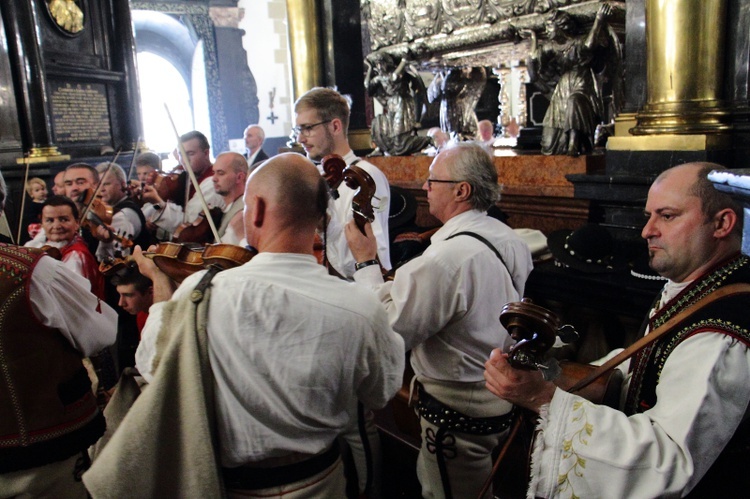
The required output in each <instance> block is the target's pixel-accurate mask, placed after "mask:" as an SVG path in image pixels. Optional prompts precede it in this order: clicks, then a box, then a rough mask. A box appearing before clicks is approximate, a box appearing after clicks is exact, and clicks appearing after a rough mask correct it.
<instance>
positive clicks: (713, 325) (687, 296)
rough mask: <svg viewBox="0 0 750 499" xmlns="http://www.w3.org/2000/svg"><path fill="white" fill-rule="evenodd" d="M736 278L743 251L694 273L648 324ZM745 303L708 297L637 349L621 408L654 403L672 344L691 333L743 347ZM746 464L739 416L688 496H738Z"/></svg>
mask: <svg viewBox="0 0 750 499" xmlns="http://www.w3.org/2000/svg"><path fill="white" fill-rule="evenodd" d="M738 282H745V283H748V282H750V259H748V258H747V257H745V256H737V257H734V258H732V259H730V260H727V261H725V262H723V263H721V264H719V265H718V266H717V267H715V268H714V269H712V270H711V271H709V272H707V273H706V274H705V275H704V276H702V277H700V278H698V279H696V280H695V282H693V283H692V284H690V285H689V286H688V287H687V288H685V289H684V290H683V291H682V292H681V293H680V294H679V295H677V296H676V297H674V298H673V299H672V300H671V301H670V302H669V303H667V304H666V305H664V306H663V307H662V308H661V309H660V310H659V311H658V312H657V313H656V314H654V316H653V317H652V318H651V319H650V321H649V324H650V328H651V330H653V329H654V328H656V327H659V326H660V325H661V324H664V323H665V322H666V321H667V320H669V319H670V318H671V317H673V316H674V315H676V314H677V313H679V312H680V311H682V310H684V309H685V308H687V307H688V306H690V305H692V304H693V303H695V302H696V301H698V300H699V299H701V298H703V297H704V296H706V295H707V294H709V293H710V292H711V291H714V290H716V289H718V288H720V287H722V286H725V285H728V284H733V283H738ZM748 308H750V299H749V298H748V297H747V295H739V296H734V297H731V298H726V299H723V300H720V301H718V302H715V303H712V304H710V305H708V306H706V307H703V308H702V309H701V310H699V311H698V312H696V313H695V314H693V315H691V316H690V317H688V318H687V319H686V320H684V321H683V322H681V323H680V324H678V325H677V326H676V327H674V328H673V330H672V332H670V333H669V334H667V335H665V336H664V337H662V338H660V339H659V340H657V341H656V342H654V343H652V344H651V345H649V346H648V347H646V348H644V349H643V350H641V351H640V352H639V353H638V354H637V355H636V356H635V357H634V359H633V363H632V379H631V382H630V386H629V389H628V396H627V400H626V404H625V408H624V410H625V413H626V414H628V415H630V414H635V413H641V412H644V411H646V410H648V409H649V408H651V407H653V406H654V405H655V404H656V402H657V400H656V386H657V385H658V384H659V378H660V376H661V372H662V369H663V368H664V364H665V363H666V361H667V358H668V357H669V355H670V354H671V353H672V352H673V351H674V349H675V348H676V347H677V345H679V344H680V343H681V342H682V341H684V340H685V339H687V338H689V337H690V336H692V335H694V334H699V333H702V332H716V331H718V332H719V333H723V334H726V335H728V336H731V337H732V338H734V339H735V340H737V341H738V342H741V343H743V344H744V348H750V316H748V314H747V310H748ZM714 334H716V333H714ZM685 389H689V387H686V388H685ZM748 389H750V388H748ZM720 423H721V422H717V424H720ZM749 466H750V422H748V421H743V422H742V423H741V424H740V426H739V427H738V428H737V430H736V431H735V433H734V435H733V437H732V439H731V440H730V441H729V443H728V444H727V446H726V447H725V448H724V450H723V451H722V453H721V454H720V455H719V457H718V458H717V460H716V462H714V464H713V465H712V466H711V468H710V469H709V470H708V472H707V473H706V475H705V476H704V477H703V478H702V479H701V481H700V482H699V484H698V485H697V486H696V487H695V489H693V491H691V493H690V494H689V497H718V496H724V497H739V496H738V495H736V494H735V492H737V493H740V496H741V495H744V494H746V493H747V490H748V488H750V475H749V474H748V473H747V469H748V467H749ZM717 494H718V495H717Z"/></svg>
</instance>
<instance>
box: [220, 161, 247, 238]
mask: <svg viewBox="0 0 750 499" xmlns="http://www.w3.org/2000/svg"><path fill="white" fill-rule="evenodd" d="M247 171H248V166H247V160H246V159H245V157H244V156H243V155H242V154H239V153H236V152H223V153H221V154H219V155H218V156H217V157H216V163H214V178H213V182H214V190H216V193H217V194H219V195H220V196H222V198H223V199H224V204H225V205H226V208H225V209H224V213H223V214H222V216H221V224H220V225H219V228H218V232H219V237H220V238H221V241H220V242H222V243H227V244H238V245H243V246H244V244H243V243H242V241H244V240H245V224H244V222H243V219H242V210H243V208H244V207H245V204H244V203H243V201H242V195H243V194H244V193H245V182H246V180H247ZM216 242H219V241H216Z"/></svg>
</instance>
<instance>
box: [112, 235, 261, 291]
mask: <svg viewBox="0 0 750 499" xmlns="http://www.w3.org/2000/svg"><path fill="white" fill-rule="evenodd" d="M143 255H144V256H146V257H148V258H151V259H152V260H153V261H154V264H156V266H157V267H158V268H159V270H161V271H162V272H164V273H165V274H166V275H167V276H169V278H170V279H172V280H173V281H175V282H177V283H181V282H182V281H183V280H184V279H185V278H186V277H187V276H189V275H191V274H193V273H194V272H197V271H199V270H202V269H204V268H208V267H209V266H216V267H219V268H220V269H221V270H226V269H230V268H233V267H238V266H240V265H243V264H245V263H247V262H249V261H250V260H251V259H252V258H253V257H254V256H255V255H256V252H255V251H253V250H250V249H247V248H243V247H242V246H237V245H234V244H223V243H219V244H209V245H208V246H202V245H199V244H189V243H174V242H164V243H159V244H158V245H156V246H155V247H153V249H152V250H151V251H146V252H144V253H143ZM132 262H133V257H132V256H128V257H127V258H108V259H105V260H104V261H102V262H101V263H100V264H99V271H100V272H101V273H102V274H104V275H105V276H111V275H113V274H115V273H116V272H118V271H119V270H121V269H122V268H123V267H125V266H126V265H130V264H132Z"/></svg>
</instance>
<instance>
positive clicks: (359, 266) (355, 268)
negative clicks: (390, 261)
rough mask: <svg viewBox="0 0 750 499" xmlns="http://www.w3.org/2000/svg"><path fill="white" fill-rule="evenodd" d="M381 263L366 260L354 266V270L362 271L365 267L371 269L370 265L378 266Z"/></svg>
mask: <svg viewBox="0 0 750 499" xmlns="http://www.w3.org/2000/svg"><path fill="white" fill-rule="evenodd" d="M379 263H380V262H379V261H377V260H375V259H373V260H365V261H364V262H357V263H356V264H355V265H354V270H362V269H363V268H365V267H369V266H370V265H378V264H379Z"/></svg>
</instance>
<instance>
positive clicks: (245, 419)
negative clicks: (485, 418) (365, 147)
mask: <svg viewBox="0 0 750 499" xmlns="http://www.w3.org/2000/svg"><path fill="white" fill-rule="evenodd" d="M327 191H328V189H327V186H326V185H325V182H324V180H323V179H322V177H321V176H320V174H319V172H318V171H317V169H316V168H315V166H314V165H313V164H312V162H310V161H309V160H308V159H306V158H305V157H304V156H301V155H299V154H295V153H286V154H280V155H278V156H275V157H273V158H271V159H270V160H268V161H266V162H264V163H262V164H261V165H260V166H259V167H258V168H257V169H255V170H254V171H253V172H252V174H251V175H250V177H249V179H248V182H247V187H246V191H245V196H244V202H245V203H244V204H245V210H244V222H245V231H246V234H247V239H248V243H249V244H250V245H252V246H253V247H254V248H256V249H257V251H258V254H257V255H256V256H255V257H254V258H253V259H252V260H250V261H249V262H247V263H245V264H244V265H241V266H239V267H235V268H232V269H229V270H224V271H222V272H220V273H218V274H217V275H216V276H215V277H214V278H213V280H212V281H211V288H210V289H211V292H210V302H209V305H208V317H207V334H208V336H209V338H210V341H209V342H208V354H209V357H210V359H211V366H212V369H211V370H212V373H213V378H214V379H213V383H214V386H215V389H216V392H215V396H214V400H215V405H216V421H217V425H218V429H217V430H218V431H217V433H218V441H219V445H218V447H219V448H218V454H219V458H220V461H221V465H222V466H223V469H222V472H223V475H224V483H225V486H226V488H227V493H228V495H229V496H230V497H231V496H239V495H246V494H250V492H252V494H250V495H257V496H258V497H261V496H271V495H274V496H276V495H283V496H284V497H289V498H303V497H304V498H331V497H345V491H344V477H343V471H342V464H341V460H340V458H339V457H338V444H337V442H336V437H337V435H338V434H339V433H340V432H341V431H342V430H343V429H344V428H346V427H347V426H348V425H349V424H350V422H351V421H352V420H353V419H355V418H356V412H357V400H358V399H359V400H362V401H363V402H365V403H366V404H367V405H368V406H370V407H382V406H383V405H385V404H386V402H387V401H388V400H389V399H390V398H391V397H392V396H393V395H394V394H395V392H396V390H397V389H398V387H399V386H400V384H401V378H402V376H403V363H404V362H403V358H404V351H403V341H402V340H401V339H400V338H399V337H398V335H396V334H395V333H394V332H393V331H392V330H391V328H390V327H389V326H388V321H387V317H386V315H385V311H384V310H383V308H382V306H381V305H380V304H379V303H378V301H377V299H376V298H375V296H374V295H373V294H372V292H370V291H369V290H367V289H365V288H363V287H360V286H356V285H354V284H352V283H347V282H344V281H342V280H340V279H338V278H336V277H333V276H330V275H329V274H328V273H327V272H326V269H325V268H323V267H322V266H320V265H319V264H318V263H317V260H316V259H315V257H314V255H313V240H314V238H315V231H316V228H317V226H318V224H319V223H320V220H321V219H322V217H323V216H324V215H325V211H326V207H327V206H328V193H327ZM134 257H135V259H136V261H137V262H138V265H139V268H140V269H141V272H142V273H143V274H144V275H146V276H148V277H150V278H151V279H152V281H153V283H154V300H155V301H156V303H155V304H154V305H153V306H152V307H151V309H150V315H149V318H148V321H147V322H146V327H145V328H144V330H143V338H142V341H141V345H140V346H139V348H138V352H137V355H136V357H137V367H138V370H139V371H140V373H141V374H142V375H143V377H144V378H145V379H146V380H147V381H149V382H151V380H152V379H153V378H154V377H159V376H160V374H161V373H163V372H165V371H166V370H167V369H169V366H164V365H163V364H160V366H159V368H158V369H157V370H156V371H153V370H152V366H153V360H154V357H155V355H157V354H158V353H160V352H156V350H157V348H158V344H159V343H158V341H157V337H158V335H159V332H160V330H161V329H162V327H163V326H162V320H163V317H164V314H165V313H168V310H169V307H168V306H167V303H166V300H170V299H171V301H176V300H185V299H189V297H190V296H192V295H193V290H194V288H195V287H196V285H197V284H198V283H199V281H201V279H202V278H203V277H204V274H205V272H197V273H195V274H193V275H191V276H189V277H187V278H186V279H185V280H184V281H183V282H182V284H181V285H180V287H179V288H177V290H176V291H175V292H174V294H172V290H173V288H172V281H171V280H170V279H169V278H168V277H167V276H166V275H165V274H163V273H161V271H159V270H158V268H157V267H156V266H155V265H154V263H153V261H152V260H149V259H147V258H144V257H143V256H142V255H141V253H140V251H139V250H136V251H135V253H134ZM302 318H304V320H303V319H302ZM170 325H171V326H170ZM167 327H168V328H170V327H171V329H169V333H170V334H176V333H175V332H174V331H175V329H176V326H174V325H173V322H170V323H169V324H168V325H167ZM191 334H193V333H192V332H191ZM189 410H190V409H189ZM178 417H179V416H178ZM154 424H163V422H155V423H154ZM133 437H136V435H133ZM205 445H210V442H205ZM290 467H291V468H294V469H296V470H297V472H296V473H294V475H290V473H287V472H285V470H287V469H289V468H290ZM153 471H154V472H155V473H158V467H157V468H156V469H155V470H153ZM188 472H189V470H188ZM292 476H293V478H292ZM155 479H156V480H158V479H159V477H158V476H156V477H155ZM103 481H104V482H107V480H103ZM127 492H129V493H130V494H131V495H139V491H137V490H135V491H127ZM113 493H114V494H115V495H117V492H116V491H115V492H113Z"/></svg>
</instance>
